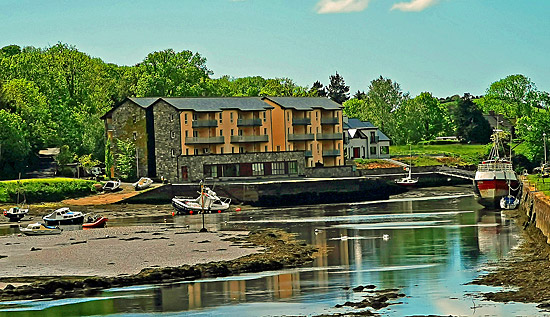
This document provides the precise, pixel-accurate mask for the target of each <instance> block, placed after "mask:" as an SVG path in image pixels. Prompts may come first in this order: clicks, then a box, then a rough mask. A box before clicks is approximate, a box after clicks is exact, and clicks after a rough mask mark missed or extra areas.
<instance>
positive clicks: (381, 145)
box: [344, 117, 390, 159]
mask: <svg viewBox="0 0 550 317" xmlns="http://www.w3.org/2000/svg"><path fill="white" fill-rule="evenodd" d="M344 132H345V147H346V158H347V159H355V158H364V159H378V158H389V157H390V139H389V138H388V137H387V136H386V135H385V134H384V133H382V131H380V130H379V129H378V128H377V127H375V126H374V125H372V123H370V122H367V121H360V120H359V119H353V118H347V117H344Z"/></svg>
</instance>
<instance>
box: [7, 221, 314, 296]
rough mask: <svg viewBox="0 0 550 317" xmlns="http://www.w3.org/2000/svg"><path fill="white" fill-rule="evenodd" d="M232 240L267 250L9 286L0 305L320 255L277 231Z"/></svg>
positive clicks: (271, 266) (287, 264)
mask: <svg viewBox="0 0 550 317" xmlns="http://www.w3.org/2000/svg"><path fill="white" fill-rule="evenodd" d="M229 239H230V240H231V242H233V243H238V244H245V245H248V246H249V247H257V248H263V249H264V251H262V252H257V253H253V254H249V255H247V256H243V257H240V258H237V259H234V260H229V261H217V262H209V263H200V264H195V265H181V266H174V267H162V268H155V267H149V268H145V269H142V270H141V271H140V272H139V273H137V274H134V275H127V276H121V275H118V276H111V277H101V276H98V277H74V276H72V277H70V276H68V277H59V276H58V277H50V278H48V279H47V280H40V281H36V282H34V283H32V284H30V285H22V286H19V287H15V286H13V285H11V284H9V285H7V286H6V287H5V288H4V289H3V290H0V301H8V300H24V299H43V298H52V299H57V298H66V297H82V296H91V295H94V294H97V293H98V292H100V291H101V290H104V289H107V288H111V287H124V286H133V285H143V284H153V283H169V282H176V281H188V280H195V279H200V278H207V277H222V276H229V275H236V274H242V273H253V272H260V271H267V270H279V269H283V268H291V267H299V266H302V265H305V264H307V263H309V262H311V261H313V259H314V256H315V253H316V252H317V249H316V248H314V247H312V246H309V245H307V244H305V243H304V242H302V241H299V240H296V238H295V236H294V235H292V234H289V233H286V232H284V231H281V230H275V229H265V230H258V231H253V232H250V233H249V234H248V235H246V236H244V237H232V238H229ZM60 261H62V259H60ZM9 281H13V282H18V281H20V279H17V278H12V279H10V280H8V281H6V280H5V281H4V282H9Z"/></svg>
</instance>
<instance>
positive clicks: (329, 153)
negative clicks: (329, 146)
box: [323, 150, 340, 156]
mask: <svg viewBox="0 0 550 317" xmlns="http://www.w3.org/2000/svg"><path fill="white" fill-rule="evenodd" d="M323 156H340V150H325V151H323Z"/></svg>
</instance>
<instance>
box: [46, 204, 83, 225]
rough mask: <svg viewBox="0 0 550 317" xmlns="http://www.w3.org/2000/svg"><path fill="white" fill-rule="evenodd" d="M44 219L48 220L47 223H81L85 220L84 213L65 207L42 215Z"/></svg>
mask: <svg viewBox="0 0 550 317" xmlns="http://www.w3.org/2000/svg"><path fill="white" fill-rule="evenodd" d="M42 219H44V221H46V224H47V225H80V224H82V223H83V222H84V214H83V213H81V212H79V211H71V210H70V209H69V208H67V207H63V208H59V209H57V210H56V211H54V212H52V213H51V214H49V215H46V216H44V217H42Z"/></svg>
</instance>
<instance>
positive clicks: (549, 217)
mask: <svg viewBox="0 0 550 317" xmlns="http://www.w3.org/2000/svg"><path fill="white" fill-rule="evenodd" d="M519 208H520V211H521V212H524V213H525V214H526V215H527V218H528V220H527V223H525V224H524V227H527V226H528V225H530V224H534V225H535V226H536V227H537V228H538V229H540V231H541V232H542V234H544V236H545V237H546V243H548V244H550V198H549V197H547V196H546V195H545V194H544V193H543V192H541V191H538V190H537V189H536V187H535V186H534V184H531V183H529V182H528V181H527V180H525V179H524V180H523V190H522V193H521V203H520V207H519Z"/></svg>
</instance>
